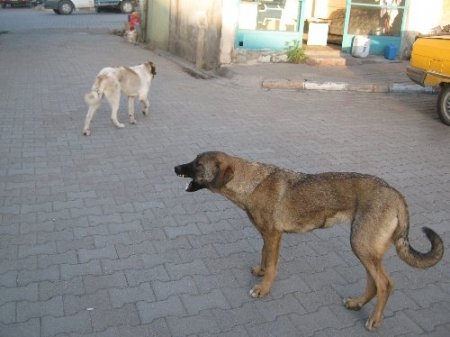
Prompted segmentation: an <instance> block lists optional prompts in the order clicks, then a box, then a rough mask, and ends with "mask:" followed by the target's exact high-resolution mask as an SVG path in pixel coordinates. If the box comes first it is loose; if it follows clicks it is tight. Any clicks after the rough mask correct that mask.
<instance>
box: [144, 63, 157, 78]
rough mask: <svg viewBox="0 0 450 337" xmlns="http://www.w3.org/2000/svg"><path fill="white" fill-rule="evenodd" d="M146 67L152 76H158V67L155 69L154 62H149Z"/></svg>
mask: <svg viewBox="0 0 450 337" xmlns="http://www.w3.org/2000/svg"><path fill="white" fill-rule="evenodd" d="M146 66H147V68H148V70H149V72H150V74H152V75H153V76H155V75H156V67H155V65H154V64H153V62H152V61H148V62H147V63H146Z"/></svg>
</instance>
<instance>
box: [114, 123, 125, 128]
mask: <svg viewBox="0 0 450 337" xmlns="http://www.w3.org/2000/svg"><path fill="white" fill-rule="evenodd" d="M116 126H117V127H118V128H119V129H122V128H124V127H125V124H123V123H117V124H116Z"/></svg>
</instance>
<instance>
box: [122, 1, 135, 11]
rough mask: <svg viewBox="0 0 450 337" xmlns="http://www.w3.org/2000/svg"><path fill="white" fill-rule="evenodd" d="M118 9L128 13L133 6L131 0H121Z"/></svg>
mask: <svg viewBox="0 0 450 337" xmlns="http://www.w3.org/2000/svg"><path fill="white" fill-rule="evenodd" d="M119 8H120V11H121V12H122V13H125V14H130V13H132V12H133V11H134V6H133V4H132V3H131V1H127V0H123V1H121V2H120V5H119Z"/></svg>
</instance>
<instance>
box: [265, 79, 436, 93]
mask: <svg viewBox="0 0 450 337" xmlns="http://www.w3.org/2000/svg"><path fill="white" fill-rule="evenodd" d="M261 87H262V88H264V89H268V90H273V89H277V90H325V91H358V92H373V93H389V92H392V93H402V92H403V93H407V92H412V93H418V92H427V93H433V92H434V90H433V88H431V87H421V86H420V85H417V84H414V83H411V84H409V83H408V84H405V83H390V84H372V83H362V84H350V83H346V82H322V83H321V82H312V81H303V80H285V79H283V80H264V81H262V82H261Z"/></svg>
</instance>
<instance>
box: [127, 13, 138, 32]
mask: <svg viewBox="0 0 450 337" xmlns="http://www.w3.org/2000/svg"><path fill="white" fill-rule="evenodd" d="M139 21H140V17H139V14H138V13H136V12H135V13H133V14H131V15H130V19H129V24H130V30H134V27H136V26H137V25H139Z"/></svg>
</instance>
